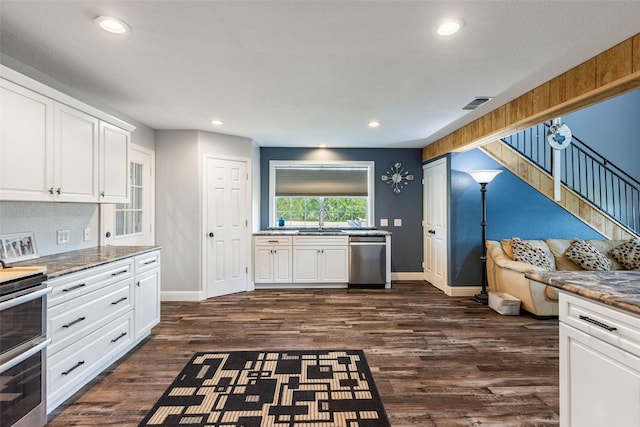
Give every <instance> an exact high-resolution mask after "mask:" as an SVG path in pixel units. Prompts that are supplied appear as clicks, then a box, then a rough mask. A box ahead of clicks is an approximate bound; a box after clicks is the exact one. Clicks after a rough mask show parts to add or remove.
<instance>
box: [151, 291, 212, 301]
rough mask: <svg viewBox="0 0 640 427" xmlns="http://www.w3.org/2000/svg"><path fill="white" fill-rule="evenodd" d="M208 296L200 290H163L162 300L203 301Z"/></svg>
mask: <svg viewBox="0 0 640 427" xmlns="http://www.w3.org/2000/svg"><path fill="white" fill-rule="evenodd" d="M203 299H206V296H205V295H204V294H203V293H202V292H200V291H192V292H184V291H162V292H160V301H202V300H203Z"/></svg>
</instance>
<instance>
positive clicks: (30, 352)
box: [0, 338, 51, 373]
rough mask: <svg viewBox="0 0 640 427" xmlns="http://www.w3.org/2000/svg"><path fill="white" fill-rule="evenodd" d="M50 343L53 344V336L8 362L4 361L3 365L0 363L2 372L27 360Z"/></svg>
mask: <svg viewBox="0 0 640 427" xmlns="http://www.w3.org/2000/svg"><path fill="white" fill-rule="evenodd" d="M49 344H51V338H49V339H46V340H44V341H41V342H40V343H38V344H36V345H34V346H33V347H31V348H30V349H29V350H27V351H25V352H24V353H21V354H20V355H19V356H16V357H14V358H13V359H11V360H9V361H8V362H5V363H3V364H2V365H0V373H3V372H4V371H6V370H8V369H11V368H13V367H14V366H16V365H17V364H18V363H22V362H24V361H25V360H27V359H28V358H30V357H31V356H33V355H34V354H36V353H37V352H39V351H41V350H43V349H44V348H45V347H46V346H48V345H49Z"/></svg>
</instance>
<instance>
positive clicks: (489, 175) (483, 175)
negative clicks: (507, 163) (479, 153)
mask: <svg viewBox="0 0 640 427" xmlns="http://www.w3.org/2000/svg"><path fill="white" fill-rule="evenodd" d="M467 173H468V174H469V175H471V177H472V178H473V179H475V181H476V182H477V183H478V184H488V183H490V182H491V181H493V178H495V177H496V175H498V174H499V173H502V169H481V170H476V171H469V172H467Z"/></svg>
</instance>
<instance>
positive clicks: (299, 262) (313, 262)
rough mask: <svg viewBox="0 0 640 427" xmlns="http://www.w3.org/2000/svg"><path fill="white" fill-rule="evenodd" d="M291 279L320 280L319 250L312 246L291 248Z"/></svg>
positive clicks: (301, 280)
mask: <svg viewBox="0 0 640 427" xmlns="http://www.w3.org/2000/svg"><path fill="white" fill-rule="evenodd" d="M293 251H294V252H293V281H294V282H307V283H313V282H319V281H320V268H319V262H320V252H319V249H316V248H313V247H295V246H294V249H293Z"/></svg>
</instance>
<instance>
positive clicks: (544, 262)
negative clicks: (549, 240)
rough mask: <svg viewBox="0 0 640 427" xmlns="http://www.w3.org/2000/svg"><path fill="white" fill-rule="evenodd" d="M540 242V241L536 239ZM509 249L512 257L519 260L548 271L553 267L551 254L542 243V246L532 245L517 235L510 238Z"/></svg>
mask: <svg viewBox="0 0 640 427" xmlns="http://www.w3.org/2000/svg"><path fill="white" fill-rule="evenodd" d="M536 242H537V243H540V241H539V240H538V241H536ZM511 251H512V253H513V259H515V260H516V261H519V262H526V263H527V264H531V265H536V266H538V267H542V268H543V269H545V270H547V271H549V270H553V269H555V262H554V260H553V255H552V254H551V252H550V251H549V249H548V248H547V247H546V245H544V246H543V247H541V246H539V245H537V247H534V245H533V244H532V243H531V242H528V241H525V240H522V239H520V238H519V237H512V238H511Z"/></svg>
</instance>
